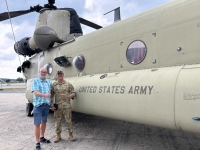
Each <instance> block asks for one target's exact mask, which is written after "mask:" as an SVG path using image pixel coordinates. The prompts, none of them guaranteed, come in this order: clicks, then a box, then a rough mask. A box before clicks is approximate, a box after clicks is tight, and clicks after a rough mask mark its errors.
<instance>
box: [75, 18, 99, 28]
mask: <svg viewBox="0 0 200 150" xmlns="http://www.w3.org/2000/svg"><path fill="white" fill-rule="evenodd" d="M79 20H80V23H82V24H84V25H86V26H89V27H92V28H94V29H100V28H102V26H100V25H98V24H95V23H93V22H90V21H88V20H86V19H83V18H81V17H79Z"/></svg>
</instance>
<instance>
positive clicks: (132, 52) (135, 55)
mask: <svg viewBox="0 0 200 150" xmlns="http://www.w3.org/2000/svg"><path fill="white" fill-rule="evenodd" d="M146 53H147V48H146V45H145V44H144V43H143V42H142V41H139V40H136V41H133V42H132V43H131V44H130V45H129V46H128V48H127V51H126V58H127V60H128V62H129V63H131V64H133V65H137V64H139V63H141V62H142V61H143V60H144V58H145V56H146Z"/></svg>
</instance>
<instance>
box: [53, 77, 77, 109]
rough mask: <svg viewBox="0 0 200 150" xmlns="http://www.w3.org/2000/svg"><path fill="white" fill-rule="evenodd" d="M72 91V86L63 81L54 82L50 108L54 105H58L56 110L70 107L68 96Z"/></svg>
mask: <svg viewBox="0 0 200 150" xmlns="http://www.w3.org/2000/svg"><path fill="white" fill-rule="evenodd" d="M73 91H74V87H73V86H72V84H71V83H69V82H67V81H65V80H64V81H63V82H61V83H60V82H58V81H56V82H54V83H53V84H52V87H51V98H52V100H51V106H53V104H54V103H56V104H58V109H62V108H69V107H71V104H70V99H69V98H68V95H69V94H70V92H73Z"/></svg>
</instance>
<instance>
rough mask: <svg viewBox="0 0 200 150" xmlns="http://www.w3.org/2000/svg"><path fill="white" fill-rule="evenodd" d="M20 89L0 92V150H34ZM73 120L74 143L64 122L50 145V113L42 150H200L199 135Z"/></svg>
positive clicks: (30, 121)
mask: <svg viewBox="0 0 200 150" xmlns="http://www.w3.org/2000/svg"><path fill="white" fill-rule="evenodd" d="M12 86H13V87H14V86H16V85H11V86H10V87H12ZM20 86H21V85H18V86H16V87H15V88H16V89H15V90H11V89H10V88H7V90H6V88H5V87H4V89H3V90H1V91H0V150H33V149H34V147H35V138H34V130H33V129H34V125H33V117H27V116H26V113H25V107H26V103H27V100H26V98H25V96H24V95H25V93H24V91H25V89H21V88H20V89H21V90H22V91H19V89H17V87H20ZM23 86H24V85H23ZM23 86H22V87H23ZM24 87H25V86H24ZM16 90H18V91H16ZM6 91H7V92H6ZM8 91H10V92H8ZM72 116H73V120H72V121H73V125H74V137H75V138H76V139H77V140H76V141H74V142H71V141H69V139H68V133H67V127H66V123H65V122H64V119H63V123H62V127H63V132H62V140H61V141H60V142H59V143H53V140H54V138H55V136H56V135H55V131H54V118H53V113H50V114H49V116H48V122H47V128H46V132H45V138H47V139H50V141H51V143H50V144H43V143H41V147H42V150H86V149H87V150H94V149H95V150H200V135H198V134H193V133H188V132H182V131H174V130H169V129H164V128H158V127H152V126H147V125H141V124H135V123H131V122H125V121H120V120H114V119H108V118H103V117H99V116H93V115H87V114H82V113H76V112H73V115H72Z"/></svg>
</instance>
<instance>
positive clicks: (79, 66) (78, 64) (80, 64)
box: [72, 55, 85, 72]
mask: <svg viewBox="0 0 200 150" xmlns="http://www.w3.org/2000/svg"><path fill="white" fill-rule="evenodd" d="M72 65H73V67H74V68H75V69H76V70H77V71H78V72H81V71H83V69H84V68H85V58H84V56H83V55H78V56H76V57H74V59H73V62H72Z"/></svg>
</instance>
